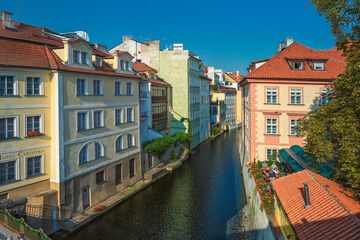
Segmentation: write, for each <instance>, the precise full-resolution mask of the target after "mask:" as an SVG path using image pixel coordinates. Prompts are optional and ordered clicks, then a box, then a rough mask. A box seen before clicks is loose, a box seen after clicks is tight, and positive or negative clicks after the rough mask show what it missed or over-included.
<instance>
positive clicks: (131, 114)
mask: <svg viewBox="0 0 360 240" xmlns="http://www.w3.org/2000/svg"><path fill="white" fill-rule="evenodd" d="M126 121H127V122H134V109H133V108H128V109H126Z"/></svg>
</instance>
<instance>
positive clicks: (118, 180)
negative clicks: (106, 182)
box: [115, 164, 122, 185]
mask: <svg viewBox="0 0 360 240" xmlns="http://www.w3.org/2000/svg"><path fill="white" fill-rule="evenodd" d="M121 170H122V166H121V164H118V165H116V166H115V184H116V185H118V184H120V183H121V182H122V181H121Z"/></svg>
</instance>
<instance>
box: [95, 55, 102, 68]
mask: <svg viewBox="0 0 360 240" xmlns="http://www.w3.org/2000/svg"><path fill="white" fill-rule="evenodd" d="M95 64H96V66H98V67H101V65H102V59H101V58H100V57H96V62H95Z"/></svg>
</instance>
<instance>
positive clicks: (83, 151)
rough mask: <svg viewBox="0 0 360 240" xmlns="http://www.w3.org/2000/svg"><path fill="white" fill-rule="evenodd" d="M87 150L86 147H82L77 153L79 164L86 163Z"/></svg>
mask: <svg viewBox="0 0 360 240" xmlns="http://www.w3.org/2000/svg"><path fill="white" fill-rule="evenodd" d="M87 149H88V145H85V146H83V147H82V149H81V150H80V153H79V164H83V163H86V162H87Z"/></svg>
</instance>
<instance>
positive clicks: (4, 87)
mask: <svg viewBox="0 0 360 240" xmlns="http://www.w3.org/2000/svg"><path fill="white" fill-rule="evenodd" d="M0 95H15V79H14V77H13V76H1V77H0Z"/></svg>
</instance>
